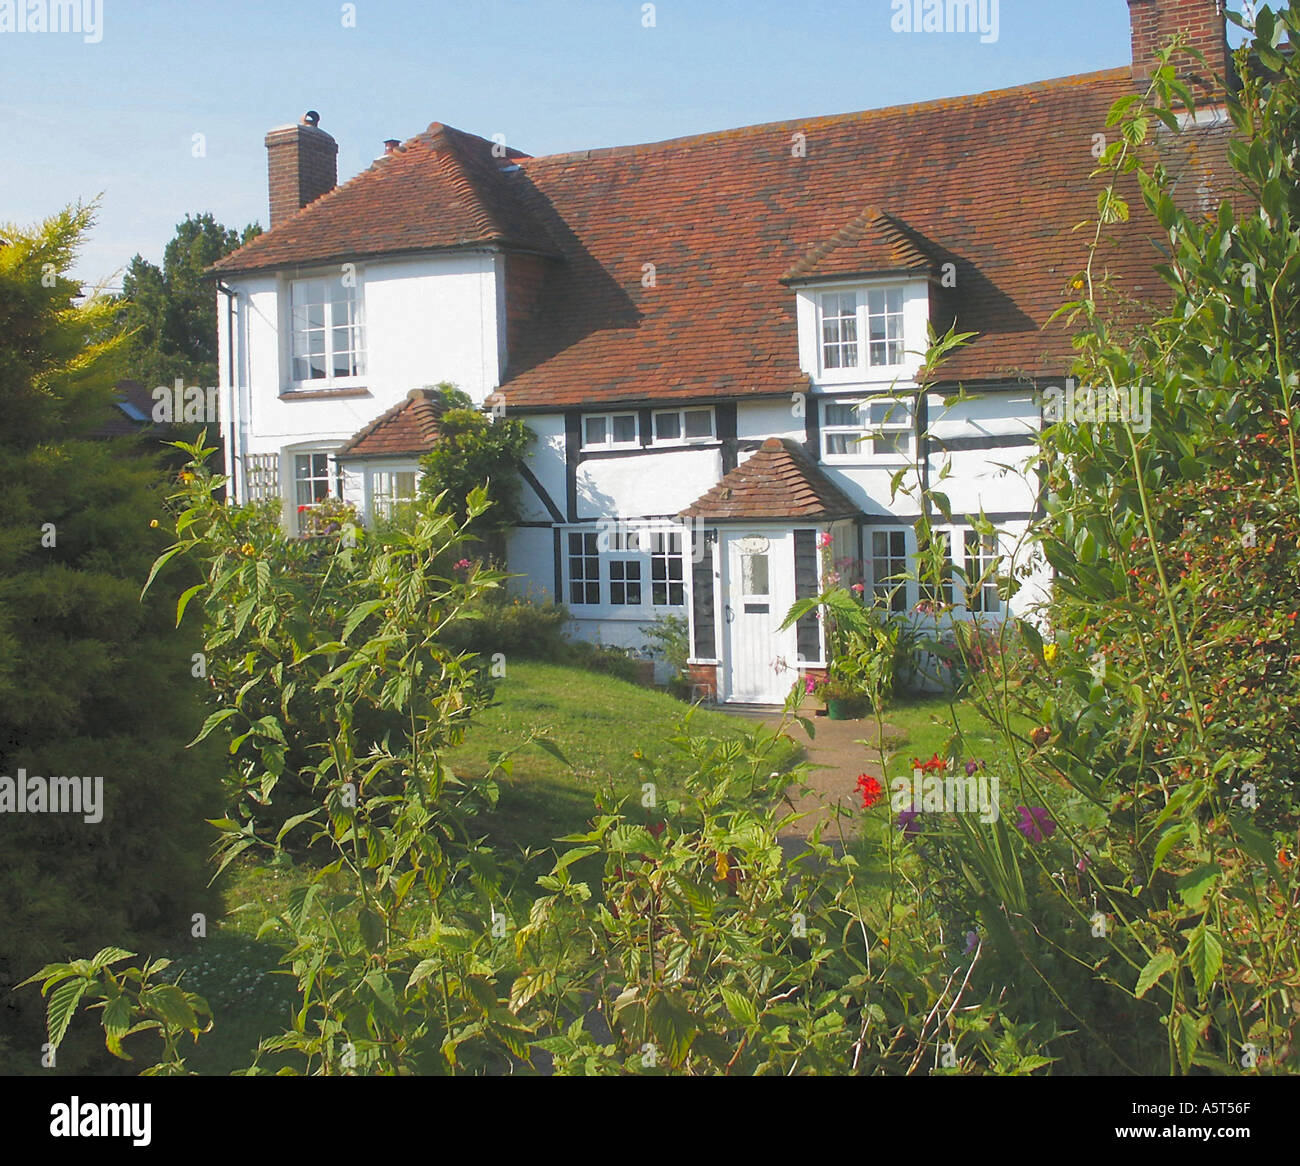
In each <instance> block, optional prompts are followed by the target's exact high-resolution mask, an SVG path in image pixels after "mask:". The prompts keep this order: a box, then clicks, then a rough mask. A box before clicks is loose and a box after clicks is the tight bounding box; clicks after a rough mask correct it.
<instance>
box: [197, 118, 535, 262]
mask: <svg viewBox="0 0 1300 1166" xmlns="http://www.w3.org/2000/svg"><path fill="white" fill-rule="evenodd" d="M492 149H493V143H491V142H488V141H484V139H482V138H479V137H475V136H474V135H473V134H466V133H462V132H461V131H460V130H457V129H453V128H452V127H451V126H445V125H441V124H440V123H438V122H434V123H433V124H432V125H431V126H430V127H429V128H428V130H426V131H425V132H424V133H423V134H420V135H419V136H418V137H415V138H412V139H411V140H410V141H408V142H406V143H405V144H403V145H402V146H401V147H400V148H399V149H398V150H397V151H396V152H394V153H393V154H389V155H385V156H384V157H382V158H380V159H378V160H377V161H376V162H375V163H374V165H372V166H371V167H370V168H369V169H368V170H363V171H362V172H361V173H360V174H359V175H357V177H356V178H354V179H352V181H351V182H347V183H344V184H343V185H342V186H340V187H337V188H336V189H334V190H332V191H330V192H329V193H328V194H325V195H322V196H321V197H320V198H318V199H317V200H316V201H315V202H312V203H310V204H308V205H307V206H306V207H304V208H303V209H302V210H300V211H298V213H297V214H295V215H293V216H292V217H290V218H289V219H287V220H286V221H285V222H283V223H281V224H279V225H278V226H277V227H276V228H275V229H274V230H271V231H267V232H266V233H265V234H262V235H259V236H258V237H257V238H256V239H253V240H252V241H251V242H249V243H246V244H245V245H244V246H243V247H240V248H239V249H238V250H237V251H233V252H231V254H229V255H227V256H225V258H223V259H219V260H218V261H217V262H216V263H214V264H213V265H212V266H211V267H210V268H209V269H208V270H209V271H212V272H215V273H232V272H250V271H261V270H272V269H277V268H283V267H297V266H302V265H306V264H312V263H324V262H326V261H329V260H340V259H347V258H349V257H362V256H368V255H382V254H389V253H394V252H396V253H401V252H410V251H428V250H440V249H447V248H453V247H465V246H473V245H480V246H481V245H486V244H493V245H497V246H502V247H508V248H517V249H521V250H525V251H536V252H540V253H543V254H547V255H555V254H558V249H557V247H556V244H555V241H554V240H553V239H551V237H550V236H549V235H548V234H547V233H546V231H545V230H544V229H543V228H542V226H541V225H540V224H539V223H538V222H537V221H536V220H535V219H534V218H533V216H532V215H531V214H530V213H529V212H528V211H527V210H526V209H525V208H524V207H523V206H522V205H521V203H520V200H519V199H518V198H517V197H515V195H514V194H513V192H512V191H511V190H510V189H509V188H508V187H507V186H506V185H505V184H504V183H503V180H502V175H501V172H500V171H501V167H502V166H506V165H515V164H517V160H518V159H520V158H522V157H523V155H522V154H520V153H519V151H518V150H507V151H506V157H504V158H501V159H497V158H494V157H493V156H492Z"/></svg>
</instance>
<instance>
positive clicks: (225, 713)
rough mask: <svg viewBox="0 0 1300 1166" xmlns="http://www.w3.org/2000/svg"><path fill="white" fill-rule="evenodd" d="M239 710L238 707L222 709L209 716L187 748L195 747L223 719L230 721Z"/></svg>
mask: <svg viewBox="0 0 1300 1166" xmlns="http://www.w3.org/2000/svg"><path fill="white" fill-rule="evenodd" d="M237 712H239V710H238V709H220V710H219V711H217V712H215V713H213V714H212V715H211V716H210V717H208V719H207V720H206V721H204V722H203V728H201V729H200V730H199V735H198V736H197V737H195V738H194V740H193V741H191V742H190V743H189V745H187V746H186V748H187V749H188V748H193V747H194V746H195V745H197V744H198V743H199V742H200V741H202V740H203V738H204V737H206V736H207V735H208V734H209V733H210V732H212V730H213V729H215V728H216V727H217V726H218V725H219V724H221V723H222V722H223V721H228V720H229V719H230V718H231V717H233V716H234V715H235V714H236V713H237Z"/></svg>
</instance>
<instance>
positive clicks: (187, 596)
mask: <svg viewBox="0 0 1300 1166" xmlns="http://www.w3.org/2000/svg"><path fill="white" fill-rule="evenodd" d="M206 586H207V584H206V583H195V584H194V586H193V587H190V588H187V589H186V590H185V591H182V592H181V597H180V598H179V599H178V600H177V601H176V626H177V627H180V626H181V620H182V619H183V618H184V616H185V609H186V608H187V607H189V605H190V600H191V599H193V598H194V597H195V596H196V595H197V594H198V593H199V592H200V591H202V590H203V588H204V587H206Z"/></svg>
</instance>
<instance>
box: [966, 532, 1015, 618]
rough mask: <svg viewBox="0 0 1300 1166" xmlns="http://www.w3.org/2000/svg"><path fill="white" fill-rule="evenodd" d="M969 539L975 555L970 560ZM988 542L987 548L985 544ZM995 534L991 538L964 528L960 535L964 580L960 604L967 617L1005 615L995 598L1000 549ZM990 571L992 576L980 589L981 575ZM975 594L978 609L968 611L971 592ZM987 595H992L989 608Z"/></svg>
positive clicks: (1000, 566) (1002, 604)
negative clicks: (964, 609) (973, 546)
mask: <svg viewBox="0 0 1300 1166" xmlns="http://www.w3.org/2000/svg"><path fill="white" fill-rule="evenodd" d="M972 537H973V538H974V539H975V540H977V541H976V553H975V556H974V558H973V559H972V556H971V554H970V542H971V539H972ZM990 542H991V544H992V545H991V546H990V545H988V543H990ZM999 543H1000V540H999V539H998V536H997V533H996V532H995V533H993V534H991V535H981V534H980V533H979V531H977V530H976V529H975V528H974V527H966V529H965V530H963V531H962V537H961V548H962V573H963V574H964V575H965V576H966V582H965V585H964V586H963V587H962V604H963V606H964V607H965V608H966V610H967V611H968V612H969V613H970V614H971V615H996V616H1001V615H1005V614H1006V612H1005V610H1004V608H1005V604H1004V603H1003V602H1002V596H1001V595H999V594H998V585H997V584H998V575H999V573H1000V572H1001V569H1002V548H1001V546H1000V545H999ZM990 567H991V568H992V574H991V575H990V577H989V579H988V580H987V581H986V582H985V583H984V585H983V586H982V587H981V586H979V581H980V579H981V578H982V577H983V575H984V572H985V571H986V570H988V569H989V568H990ZM972 591H976V592H977V596H976V598H978V600H979V603H978V606H976V607H972V606H971V605H970V600H971V598H972V596H971V592H972ZM989 593H991V594H992V606H991V607H990V606H989Z"/></svg>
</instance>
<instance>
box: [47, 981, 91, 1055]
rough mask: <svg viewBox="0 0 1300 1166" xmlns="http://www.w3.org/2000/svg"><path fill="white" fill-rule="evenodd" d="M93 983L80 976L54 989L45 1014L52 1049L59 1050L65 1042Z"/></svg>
mask: <svg viewBox="0 0 1300 1166" xmlns="http://www.w3.org/2000/svg"><path fill="white" fill-rule="evenodd" d="M92 983H93V981H91V980H88V979H84V978H82V977H80V976H78V977H77V978H76V979H75V980H68V981H67V982H65V983H63V984H60V985H59V986H58V987H57V988H55V989H54V993H53V995H52V996H50V1004H49V1008H48V1009H47V1010H46V1013H45V1024H46V1028H47V1029H48V1030H49V1034H50V1047H51V1048H55V1049H57V1048H58V1047H59V1045H60V1043H61V1042H62V1041H63V1036H64V1033H66V1032H67V1031H68V1025H69V1024H71V1023H72V1018H73V1016H74V1015H75V1014H76V1011H77V1005H78V1004H80V1003H81V998H82V997H83V996H84V995H85V994H86V992H87V991H88V990H89V989H90V986H91V984H92Z"/></svg>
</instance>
